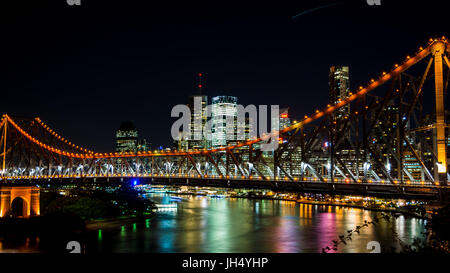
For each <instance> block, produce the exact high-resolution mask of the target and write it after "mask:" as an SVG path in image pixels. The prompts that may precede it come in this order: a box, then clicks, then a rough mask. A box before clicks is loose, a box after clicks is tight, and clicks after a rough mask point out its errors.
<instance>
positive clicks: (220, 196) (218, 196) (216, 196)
mask: <svg viewBox="0 0 450 273" xmlns="http://www.w3.org/2000/svg"><path fill="white" fill-rule="evenodd" d="M208 196H209V197H211V198H225V195H223V194H212V195H208Z"/></svg>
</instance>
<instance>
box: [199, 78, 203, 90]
mask: <svg viewBox="0 0 450 273" xmlns="http://www.w3.org/2000/svg"><path fill="white" fill-rule="evenodd" d="M202 76H203V74H202V73H198V91H200V92H201V91H202V87H203V85H202Z"/></svg>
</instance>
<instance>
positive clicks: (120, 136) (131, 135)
mask: <svg viewBox="0 0 450 273" xmlns="http://www.w3.org/2000/svg"><path fill="white" fill-rule="evenodd" d="M137 146H138V131H137V129H136V127H135V126H134V124H133V122H131V121H125V122H122V123H121V124H120V127H119V129H118V130H117V131H116V152H135V151H136V149H137Z"/></svg>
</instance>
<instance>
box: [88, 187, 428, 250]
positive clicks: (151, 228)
mask: <svg viewBox="0 0 450 273" xmlns="http://www.w3.org/2000/svg"><path fill="white" fill-rule="evenodd" d="M148 198H150V199H151V200H153V201H154V202H156V203H160V204H161V203H163V204H167V203H171V200H170V197H169V196H168V195H167V194H152V195H150V196H149V197H148ZM177 204H178V205H177V209H176V210H172V211H164V212H158V214H157V216H155V217H154V218H152V219H150V220H147V221H145V222H136V223H129V224H126V225H123V226H121V227H120V228H117V229H114V230H102V231H99V232H98V234H96V235H95V237H94V236H92V237H91V238H90V239H89V240H88V245H87V248H86V249H87V252H94V253H95V252H113V253H115V252H120V253H143V252H144V253H149V252H163V253H171V252H189V253H190V252H202V253H210V252H211V253H216V252H226V253H236V252H270V253H320V252H322V248H323V247H326V246H331V245H332V240H336V239H337V238H338V237H339V235H344V234H345V233H346V231H347V230H350V229H354V228H355V227H356V226H358V225H362V224H363V223H364V220H367V221H370V220H371V219H372V218H373V217H375V216H376V215H377V214H378V212H374V211H368V210H362V209H357V208H345V207H335V206H325V205H310V204H298V203H296V202H291V201H277V200H256V199H246V198H210V197H206V196H183V200H182V201H180V202H177ZM425 224H426V220H423V219H416V218H412V217H405V216H399V217H398V218H396V219H395V221H393V222H391V223H388V222H386V221H384V220H382V221H381V222H380V223H379V224H378V225H369V226H368V227H365V228H362V229H361V232H360V234H359V235H358V234H356V233H355V234H354V235H353V236H352V241H351V242H349V243H348V244H347V245H343V244H341V245H340V246H339V248H338V250H337V252H344V253H360V252H366V253H367V252H370V250H368V249H367V244H368V242H370V241H377V242H379V243H380V246H381V251H382V252H391V251H396V252H398V243H396V240H394V237H393V230H394V231H395V232H397V234H398V237H399V238H400V239H401V240H402V241H403V242H405V243H408V244H409V243H411V242H412V241H413V239H414V238H415V237H419V238H423V234H422V232H423V230H424V226H425ZM392 247H394V248H395V250H393V249H392Z"/></svg>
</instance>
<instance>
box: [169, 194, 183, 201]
mask: <svg viewBox="0 0 450 273" xmlns="http://www.w3.org/2000/svg"><path fill="white" fill-rule="evenodd" d="M169 197H170V200H171V201H177V202H179V201H183V198H181V197H179V196H173V195H170V196H169Z"/></svg>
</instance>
